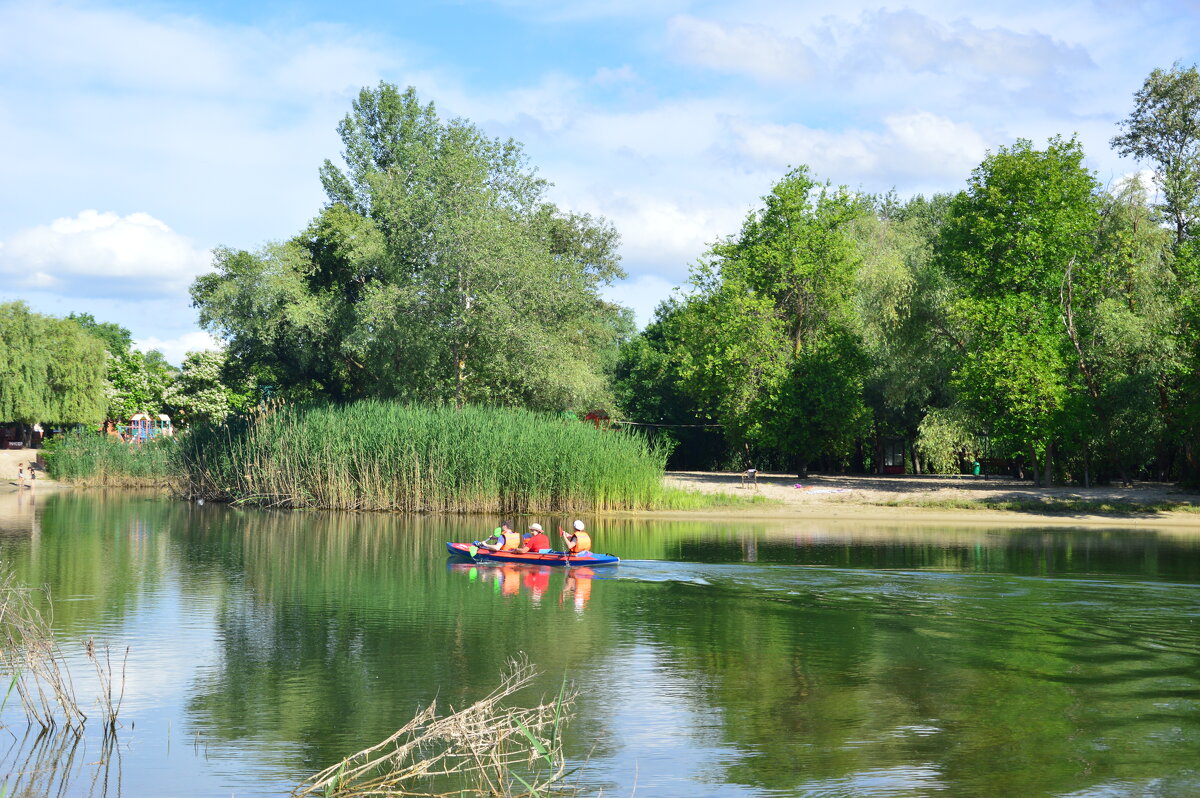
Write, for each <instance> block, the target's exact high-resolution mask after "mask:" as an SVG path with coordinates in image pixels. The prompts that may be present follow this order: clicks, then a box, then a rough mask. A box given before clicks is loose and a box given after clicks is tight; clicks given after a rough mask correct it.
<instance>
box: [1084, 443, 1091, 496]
mask: <svg viewBox="0 0 1200 798" xmlns="http://www.w3.org/2000/svg"><path fill="white" fill-rule="evenodd" d="M1091 486H1092V450H1091V447H1089V446H1088V445H1087V444H1086V443H1085V444H1084V445H1083V487H1085V488H1090V487H1091Z"/></svg>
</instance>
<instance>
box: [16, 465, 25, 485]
mask: <svg viewBox="0 0 1200 798" xmlns="http://www.w3.org/2000/svg"><path fill="white" fill-rule="evenodd" d="M23 487H25V466H24V465H23V464H22V463H17V489H18V490H20V489H21V488H23Z"/></svg>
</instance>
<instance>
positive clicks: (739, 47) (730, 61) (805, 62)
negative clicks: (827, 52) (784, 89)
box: [667, 15, 813, 81]
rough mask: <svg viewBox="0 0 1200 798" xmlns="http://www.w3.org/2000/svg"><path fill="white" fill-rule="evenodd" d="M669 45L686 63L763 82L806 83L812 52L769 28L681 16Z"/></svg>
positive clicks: (669, 31)
mask: <svg viewBox="0 0 1200 798" xmlns="http://www.w3.org/2000/svg"><path fill="white" fill-rule="evenodd" d="M667 42H668V46H669V47H670V48H671V50H672V51H673V52H674V54H675V56H676V57H677V58H679V59H680V60H682V61H684V62H685V63H690V64H695V65H697V66H702V67H705V68H707V69H712V70H714V71H718V72H728V73H732V74H742V75H750V76H751V77H755V78H758V79H759V80H767V81H786V80H806V79H807V78H809V77H811V74H812V59H813V56H812V51H811V50H810V49H809V48H808V46H807V45H805V44H804V43H803V42H802V41H800V40H799V39H796V38H790V37H786V36H780V35H779V34H778V33H777V32H776V31H773V30H771V29H770V28H766V27H759V26H752V25H723V24H721V23H719V22H713V21H711V20H704V19H697V18H696V17H692V16H687V15H679V16H676V17H673V18H672V19H671V20H670V21H669V22H668V23H667Z"/></svg>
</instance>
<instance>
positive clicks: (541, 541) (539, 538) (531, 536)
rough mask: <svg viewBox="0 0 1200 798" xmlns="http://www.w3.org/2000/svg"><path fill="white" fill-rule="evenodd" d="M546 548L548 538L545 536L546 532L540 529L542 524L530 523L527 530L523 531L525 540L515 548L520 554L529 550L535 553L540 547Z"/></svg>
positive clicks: (548, 546)
mask: <svg viewBox="0 0 1200 798" xmlns="http://www.w3.org/2000/svg"><path fill="white" fill-rule="evenodd" d="M548 548H550V538H548V537H546V533H545V532H543V531H542V525H541V524H530V525H529V531H528V532H526V533H525V541H524V542H523V543H522V544H521V545H520V546H518V547H517V549H516V550H517V551H518V552H520V553H521V554H527V553H529V552H533V553H534V554H536V553H537V552H539V551H541V550H542V549H548Z"/></svg>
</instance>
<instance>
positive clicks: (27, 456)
mask: <svg viewBox="0 0 1200 798" xmlns="http://www.w3.org/2000/svg"><path fill="white" fill-rule="evenodd" d="M37 455H38V450H37V449H0V493H2V492H4V491H15V490H17V473H18V469H19V468H21V466H25V489H26V490H29V485H30V479H29V463H30V462H36V460H37ZM57 487H61V486H60V485H59V483H57V482H55V481H54V480H52V479H50V478H49V477H47V476H46V472H45V471H43V470H42V469H41V468H38V469H37V489H38V490H41V489H42V488H57Z"/></svg>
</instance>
